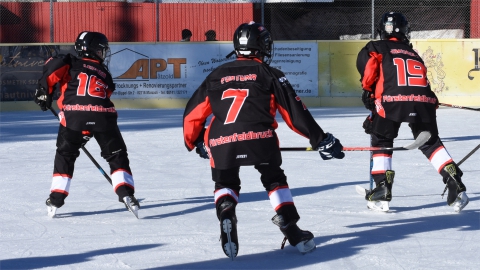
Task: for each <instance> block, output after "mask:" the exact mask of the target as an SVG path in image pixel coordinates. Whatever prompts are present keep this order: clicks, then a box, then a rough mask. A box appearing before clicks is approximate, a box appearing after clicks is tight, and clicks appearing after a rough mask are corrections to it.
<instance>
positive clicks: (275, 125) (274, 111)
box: [270, 94, 278, 129]
mask: <svg viewBox="0 0 480 270" xmlns="http://www.w3.org/2000/svg"><path fill="white" fill-rule="evenodd" d="M276 114H277V103H276V102H275V95H274V94H270V115H271V116H272V118H273V124H272V128H273V129H277V128H278V123H277V120H275V115H276Z"/></svg>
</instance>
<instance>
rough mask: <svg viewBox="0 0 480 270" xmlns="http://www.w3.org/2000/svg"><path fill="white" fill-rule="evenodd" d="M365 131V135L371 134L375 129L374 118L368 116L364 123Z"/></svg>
mask: <svg viewBox="0 0 480 270" xmlns="http://www.w3.org/2000/svg"><path fill="white" fill-rule="evenodd" d="M363 129H364V130H365V133H367V134H371V133H372V129H373V116H370V115H369V116H367V118H366V119H365V121H363Z"/></svg>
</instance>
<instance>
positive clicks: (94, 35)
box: [75, 31, 110, 63]
mask: <svg viewBox="0 0 480 270" xmlns="http://www.w3.org/2000/svg"><path fill="white" fill-rule="evenodd" d="M75 51H76V52H77V54H78V56H79V57H87V58H91V59H95V60H98V61H100V62H102V63H103V62H104V61H105V59H106V58H107V57H109V56H110V47H109V45H108V39H107V37H106V36H105V35H104V34H102V33H99V32H88V31H84V32H81V33H80V34H79V35H78V37H77V40H76V41H75Z"/></svg>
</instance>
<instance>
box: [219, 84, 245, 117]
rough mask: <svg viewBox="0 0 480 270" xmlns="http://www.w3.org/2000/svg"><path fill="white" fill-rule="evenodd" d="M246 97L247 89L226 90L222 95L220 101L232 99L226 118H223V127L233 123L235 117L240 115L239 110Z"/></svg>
mask: <svg viewBox="0 0 480 270" xmlns="http://www.w3.org/2000/svg"><path fill="white" fill-rule="evenodd" d="M247 97H248V89H232V88H230V89H227V90H225V91H223V93H222V100H224V99H226V98H233V102H232V105H230V109H228V113H227V117H226V118H225V123H224V124H225V125H226V124H231V123H235V121H236V120H237V116H238V114H239V113H240V109H241V108H242V106H243V103H245V99H246V98H247Z"/></svg>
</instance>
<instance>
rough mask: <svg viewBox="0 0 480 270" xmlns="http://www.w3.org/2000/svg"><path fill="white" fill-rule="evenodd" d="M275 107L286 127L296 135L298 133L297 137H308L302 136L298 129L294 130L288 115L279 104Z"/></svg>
mask: <svg viewBox="0 0 480 270" xmlns="http://www.w3.org/2000/svg"><path fill="white" fill-rule="evenodd" d="M277 107H278V111H279V112H280V114H281V115H282V118H283V120H285V123H287V126H288V127H289V128H290V129H291V130H293V131H295V132H296V133H298V134H299V135H301V136H303V137H305V138H307V139H309V138H308V136H306V135H305V134H303V133H302V132H300V131H299V130H298V129H296V128H295V127H294V126H293V122H292V119H291V118H290V115H289V114H288V111H287V110H285V108H283V107H282V106H280V104H278V103H277Z"/></svg>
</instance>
